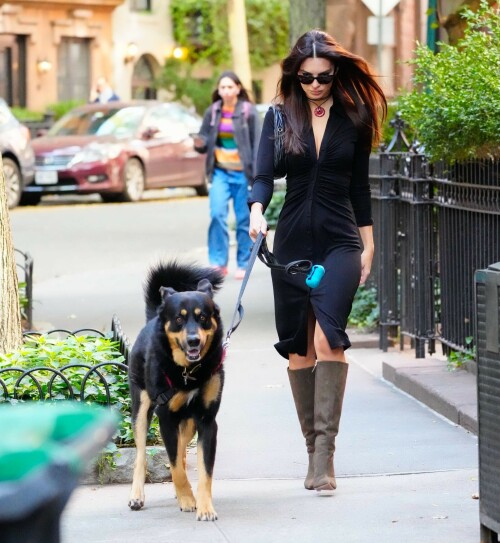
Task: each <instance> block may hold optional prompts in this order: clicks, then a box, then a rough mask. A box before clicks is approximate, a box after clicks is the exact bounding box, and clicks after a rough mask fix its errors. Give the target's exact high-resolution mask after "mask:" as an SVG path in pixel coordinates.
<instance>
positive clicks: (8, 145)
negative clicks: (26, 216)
mask: <svg viewBox="0 0 500 543" xmlns="http://www.w3.org/2000/svg"><path fill="white" fill-rule="evenodd" d="M0 152H1V153H2V162H3V173H4V177H5V189H6V195H7V205H8V206H9V208H10V209H12V208H13V207H16V206H17V205H18V204H19V202H20V200H21V195H22V193H23V187H24V186H25V185H27V184H28V183H31V181H32V180H33V176H34V174H35V154H34V153H33V148H32V146H31V137H30V131H29V130H28V128H27V127H26V126H24V125H23V124H21V123H20V122H19V121H18V120H17V119H16V118H15V117H14V115H13V114H12V112H11V111H10V109H9V106H8V105H7V103H6V102H5V101H4V100H3V99H2V98H0Z"/></svg>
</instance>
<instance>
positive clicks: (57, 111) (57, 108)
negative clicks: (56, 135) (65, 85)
mask: <svg viewBox="0 0 500 543" xmlns="http://www.w3.org/2000/svg"><path fill="white" fill-rule="evenodd" d="M83 104H85V100H65V101H64V102H57V103H55V104H50V105H49V106H47V111H51V112H52V113H54V120H56V121H57V120H59V119H60V118H61V117H63V116H64V115H66V113H68V111H71V110H72V109H73V108H75V107H78V106H81V105H83Z"/></svg>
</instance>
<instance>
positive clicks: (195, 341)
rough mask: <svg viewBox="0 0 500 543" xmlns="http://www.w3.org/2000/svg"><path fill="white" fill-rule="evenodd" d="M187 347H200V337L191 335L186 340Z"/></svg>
mask: <svg viewBox="0 0 500 543" xmlns="http://www.w3.org/2000/svg"><path fill="white" fill-rule="evenodd" d="M186 341H187V344H188V346H189V347H192V348H195V347H199V346H200V341H201V340H200V336H198V335H195V334H191V335H189V336H188V337H187V338H186Z"/></svg>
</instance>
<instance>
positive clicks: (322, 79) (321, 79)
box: [297, 74, 335, 85]
mask: <svg viewBox="0 0 500 543" xmlns="http://www.w3.org/2000/svg"><path fill="white" fill-rule="evenodd" d="M334 77H335V74H319V75H312V74H297V79H298V80H299V81H300V82H301V83H302V84H303V85H311V84H312V82H313V81H314V80H315V79H316V81H317V82H318V83H319V84H320V85H328V83H331V82H332V81H333V79H334Z"/></svg>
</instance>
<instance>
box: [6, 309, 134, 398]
mask: <svg viewBox="0 0 500 543" xmlns="http://www.w3.org/2000/svg"><path fill="white" fill-rule="evenodd" d="M41 335H43V336H46V337H52V338H57V339H64V338H66V337H68V336H75V337H76V336H95V337H107V336H108V334H105V333H103V332H101V331H99V330H95V329H93V328H81V329H78V330H74V331H70V330H66V329H54V330H49V331H47V332H43V333H42V332H38V331H29V332H25V333H24V338H25V342H26V344H27V345H28V346H29V342H30V341H32V338H33V337H36V336H41ZM111 339H112V340H113V341H116V342H117V343H118V350H119V352H120V354H121V355H122V356H123V358H124V361H123V362H121V361H118V360H106V361H104V362H96V363H83V362H80V361H77V362H74V363H69V364H66V365H64V366H62V367H58V368H54V367H49V366H47V365H45V364H43V363H42V362H41V363H40V365H37V366H36V367H31V368H23V367H20V366H16V365H15V364H14V365H12V366H8V367H4V368H1V367H0V401H7V400H12V399H13V400H17V399H29V400H47V399H48V400H54V399H68V400H81V401H91V402H92V401H98V402H99V403H101V404H105V405H108V406H109V405H111V403H113V399H112V397H111V396H112V390H111V386H110V385H111V383H114V382H115V381H116V379H117V377H120V378H121V379H125V380H126V377H127V368H128V366H127V363H128V357H129V353H130V342H129V340H128V338H127V336H126V335H125V334H124V333H123V331H122V328H121V324H120V321H119V319H118V317H117V316H116V315H114V316H113V319H112V323H111ZM114 400H116V398H115V399H114Z"/></svg>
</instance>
